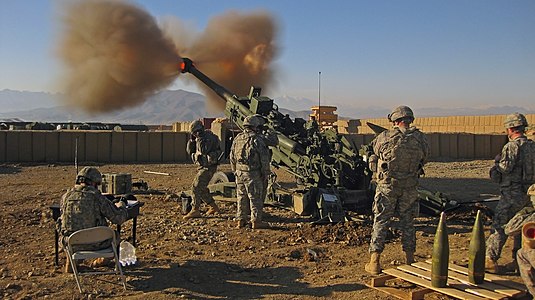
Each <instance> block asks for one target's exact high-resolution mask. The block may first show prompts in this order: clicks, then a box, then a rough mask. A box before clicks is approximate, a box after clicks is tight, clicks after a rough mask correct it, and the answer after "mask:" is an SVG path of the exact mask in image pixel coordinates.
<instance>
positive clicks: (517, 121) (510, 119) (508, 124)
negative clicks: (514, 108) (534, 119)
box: [503, 113, 528, 128]
mask: <svg viewBox="0 0 535 300" xmlns="http://www.w3.org/2000/svg"><path fill="white" fill-rule="evenodd" d="M503 125H504V126H505V128H514V127H519V126H528V121H527V120H526V117H525V116H524V115H523V114H521V113H514V114H510V115H507V116H506V117H505V121H503Z"/></svg>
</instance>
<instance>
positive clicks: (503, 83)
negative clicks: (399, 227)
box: [0, 0, 535, 110]
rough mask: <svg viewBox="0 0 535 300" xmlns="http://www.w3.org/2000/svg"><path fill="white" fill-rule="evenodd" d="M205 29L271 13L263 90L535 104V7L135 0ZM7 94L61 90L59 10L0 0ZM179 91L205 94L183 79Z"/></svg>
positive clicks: (364, 101)
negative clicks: (271, 61) (231, 13)
mask: <svg viewBox="0 0 535 300" xmlns="http://www.w3.org/2000/svg"><path fill="white" fill-rule="evenodd" d="M133 2H134V3H137V4H139V5H140V6H141V7H143V8H145V9H146V10H147V11H149V12H150V13H151V14H152V15H153V16H155V17H156V18H157V19H159V18H162V17H165V16H175V17H178V18H180V19H182V20H184V21H187V22H189V23H192V24H194V25H195V26H196V27H197V28H198V29H199V30H202V29H203V28H204V27H205V26H206V23H207V22H208V21H209V20H210V18H212V17H214V16H216V15H220V14H222V13H224V12H226V11H228V10H239V11H242V12H247V11H254V10H258V9H264V10H267V11H269V12H271V13H272V14H273V15H274V17H275V18H276V19H277V20H278V22H279V26H280V32H279V39H278V43H279V46H280V48H281V51H280V54H279V56H278V57H277V59H276V64H277V66H278V69H277V70H278V71H277V72H278V73H277V75H278V76H277V78H278V80H277V81H276V82H275V84H274V85H273V86H272V87H269V88H268V89H267V90H266V89H265V94H266V95H267V96H271V97H279V96H282V95H288V96H291V97H296V98H308V99H310V100H313V101H317V98H318V72H321V101H322V103H325V104H333V105H336V104H344V105H349V106H352V107H369V106H378V107H389V108H390V107H393V106H396V105H398V104H406V105H412V106H413V107H416V108H418V107H433V106H436V107H445V108H448V107H484V106H498V105H515V106H523V107H525V108H528V109H532V110H533V109H535V17H534V16H535V1H532V0H512V1H494V0H485V1H479V0H470V1H469V0H466V1H460V0H448V1H433V0H418V1H417V0H406V1H401V0H395V1H394V0H392V1H385V0H377V1H371V0H370V1H358V0H347V1H345V0H344V1H326V0H316V1H305V0H293V1H291V0H286V1H282V0H272V1H256V0H248V1H209V0H195V1H168V0H137V1H133ZM0 5H1V8H0V90H2V89H14V90H29V91H52V92H53V91H57V89H55V87H54V82H55V80H56V79H57V76H58V74H59V73H58V68H59V62H58V61H57V59H56V58H55V57H54V55H53V51H54V47H55V43H56V42H57V33H58V32H59V27H58V26H59V23H58V20H57V18H58V10H57V6H58V5H61V2H57V1H49V0H32V1H17V0H2V1H1V2H0ZM170 88H172V89H177V88H182V89H186V90H190V91H197V89H196V88H195V87H194V86H193V85H184V83H182V82H180V81H177V82H176V83H175V84H174V85H173V86H171V87H170Z"/></svg>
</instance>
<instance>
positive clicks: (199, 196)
mask: <svg viewBox="0 0 535 300" xmlns="http://www.w3.org/2000/svg"><path fill="white" fill-rule="evenodd" d="M216 171H217V166H216V165H215V166H209V167H200V168H199V171H198V172H197V175H196V176H195V179H194V180H193V185H192V186H191V192H192V193H191V199H192V201H191V202H192V203H191V206H192V207H194V208H196V209H199V208H200V207H201V201H204V203H206V204H211V203H213V202H214V198H213V197H212V195H210V191H209V190H208V183H209V182H210V179H212V176H214V174H215V172H216Z"/></svg>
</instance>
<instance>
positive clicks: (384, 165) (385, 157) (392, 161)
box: [377, 130, 424, 180]
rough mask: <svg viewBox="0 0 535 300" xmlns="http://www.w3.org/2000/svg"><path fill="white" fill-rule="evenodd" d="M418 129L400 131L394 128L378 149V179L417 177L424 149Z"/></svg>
mask: <svg viewBox="0 0 535 300" xmlns="http://www.w3.org/2000/svg"><path fill="white" fill-rule="evenodd" d="M418 134H419V132H418V131H413V132H408V133H402V132H401V131H400V130H395V131H393V132H392V135H391V136H390V137H389V138H388V139H387V141H386V142H385V143H384V144H383V145H382V146H381V148H380V151H379V161H378V166H377V167H378V171H379V172H380V173H379V179H380V180H381V179H386V178H394V179H397V180H404V179H409V178H417V177H418V173H419V172H420V168H421V167H422V166H421V164H422V160H423V157H424V150H423V148H424V147H423V145H422V141H420V139H419V136H418Z"/></svg>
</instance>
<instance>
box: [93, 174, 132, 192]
mask: <svg viewBox="0 0 535 300" xmlns="http://www.w3.org/2000/svg"><path fill="white" fill-rule="evenodd" d="M100 191H101V192H102V193H105V194H114V195H121V194H128V193H131V192H132V174H128V173H117V174H113V173H107V174H102V185H101V186H100Z"/></svg>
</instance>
